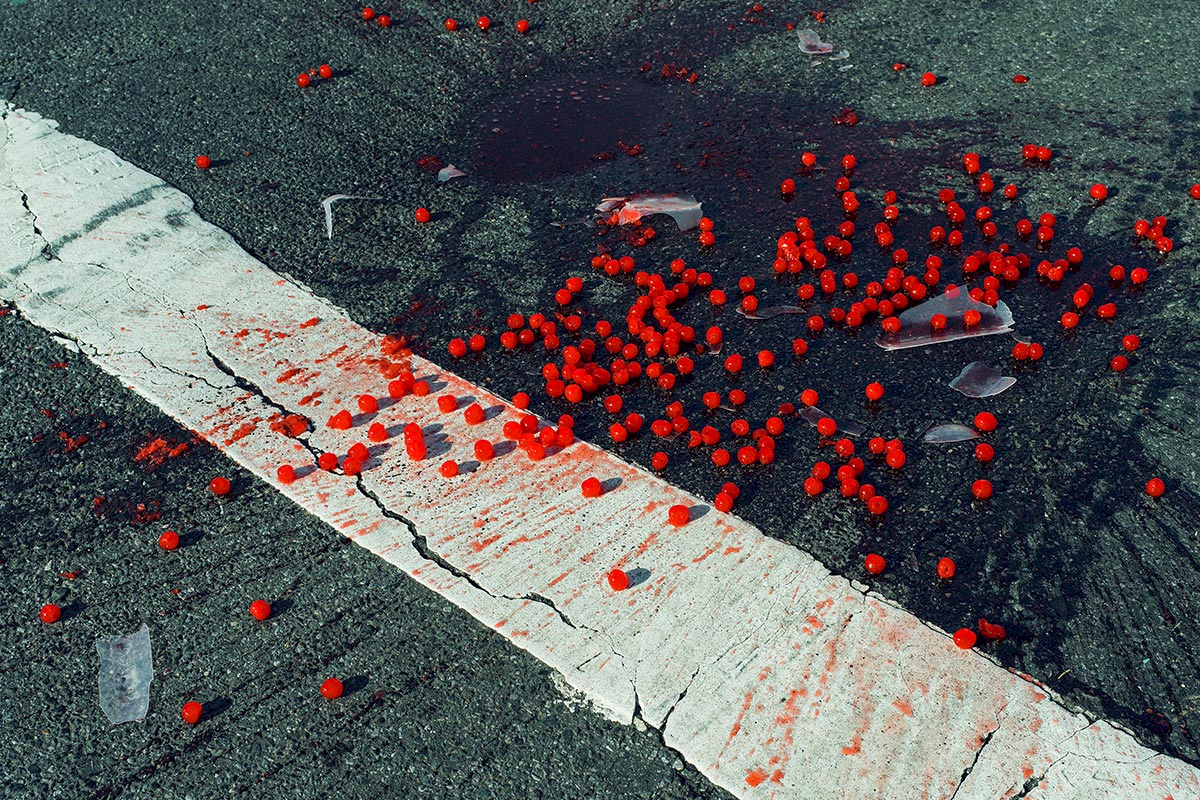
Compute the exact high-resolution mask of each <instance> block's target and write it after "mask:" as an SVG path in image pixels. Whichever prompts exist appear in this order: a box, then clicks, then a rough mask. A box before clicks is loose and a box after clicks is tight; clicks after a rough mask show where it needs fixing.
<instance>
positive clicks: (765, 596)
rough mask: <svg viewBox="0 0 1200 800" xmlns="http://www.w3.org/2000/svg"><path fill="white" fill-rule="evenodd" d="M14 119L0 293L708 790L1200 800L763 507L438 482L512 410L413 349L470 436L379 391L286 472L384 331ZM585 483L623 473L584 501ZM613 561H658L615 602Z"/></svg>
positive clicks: (131, 179) (493, 466)
mask: <svg viewBox="0 0 1200 800" xmlns="http://www.w3.org/2000/svg"><path fill="white" fill-rule="evenodd" d="M3 124H4V127H5V138H4V145H3V151H2V152H0V296H2V297H4V298H6V299H7V300H9V301H11V302H14V303H15V304H16V305H17V307H18V308H19V309H20V311H21V313H23V314H24V315H25V316H26V317H27V318H28V319H30V320H32V321H33V322H34V323H36V324H37V325H40V326H42V327H44V328H46V329H47V330H49V331H52V332H54V333H55V334H57V335H59V336H61V337H64V338H66V339H69V340H70V341H72V342H75V343H77V344H78V346H79V347H80V349H81V350H82V351H83V352H85V353H86V354H87V355H88V356H89V357H90V358H92V359H93V360H94V361H95V362H96V363H97V364H99V365H100V366H101V367H102V368H103V369H105V370H106V371H108V372H109V373H111V374H113V375H115V376H117V377H119V378H120V379H121V380H122V381H124V382H126V383H127V384H128V385H129V386H130V388H132V389H133V390H134V391H137V392H138V393H140V394H142V395H143V396H145V397H146V398H148V399H149V400H150V401H151V402H153V403H155V404H156V405H158V406H159V407H161V408H162V409H164V410H165V411H167V412H168V413H170V414H171V415H172V416H174V417H175V418H176V419H178V420H180V421H181V422H182V423H183V424H185V425H187V426H188V427H190V428H192V429H194V430H196V431H197V432H199V433H200V434H201V435H203V436H204V437H205V438H207V439H208V440H209V441H211V442H213V443H214V444H215V445H217V446H219V447H220V448H222V449H223V450H224V451H225V452H226V453H228V454H229V455H230V456H231V457H232V458H234V459H235V460H236V461H238V462H239V463H240V464H242V465H244V466H245V467H246V468H248V469H249V470H251V471H252V472H254V473H255V474H257V475H258V476H259V477H261V478H262V479H264V480H266V481H268V482H271V483H273V484H275V485H276V488H278V489H279V491H281V492H283V493H285V494H286V495H287V496H288V497H290V498H292V499H293V500H294V501H295V502H296V503H297V504H299V505H300V506H301V507H303V508H305V509H307V510H308V511H310V512H311V513H313V514H315V515H317V516H318V517H320V518H321V519H323V520H325V521H326V522H328V523H329V524H330V525H331V526H332V527H334V528H335V529H336V530H337V531H339V532H341V533H343V534H344V535H346V536H348V537H351V538H352V539H354V541H356V542H357V543H358V544H360V545H362V546H364V547H366V548H368V549H370V550H371V551H372V552H375V553H377V554H378V555H380V556H381V557H383V558H385V559H387V560H388V561H389V562H391V563H393V564H395V565H396V566H397V567H398V568H400V569H403V570H405V571H406V572H408V573H409V574H410V575H412V576H413V577H414V578H415V579H416V580H418V581H420V582H421V583H423V584H424V585H426V586H429V587H430V588H432V589H434V590H435V591H437V592H439V593H440V594H442V595H444V596H445V597H447V598H448V599H450V600H451V601H452V602H454V603H456V604H458V605H460V606H462V607H463V608H465V609H467V610H468V611H469V612H470V613H472V614H473V615H475V616H476V617H477V618H478V619H479V620H481V621H482V622H483V623H484V624H486V625H488V626H490V627H492V628H494V629H495V630H496V631H497V632H498V633H500V634H501V635H503V636H505V637H506V638H508V639H509V640H510V641H512V642H513V643H515V644H517V645H518V646H520V647H522V648H524V649H526V650H528V651H529V652H531V653H533V654H534V655H535V656H537V657H538V658H539V659H541V660H542V661H544V662H546V663H547V664H550V665H552V666H553V667H555V668H556V669H558V670H559V671H561V672H562V674H563V676H564V677H565V679H566V680H567V681H568V682H569V683H570V684H571V685H572V686H573V687H575V688H577V689H579V690H580V691H582V692H584V693H586V695H587V696H588V697H589V698H590V699H591V700H592V702H593V703H595V704H596V705H597V706H598V707H599V708H600V709H601V710H602V711H604V712H605V713H607V714H609V715H611V716H614V717H616V718H618V719H621V720H624V721H629V720H631V719H632V717H633V716H634V714H635V713H638V714H640V715H641V716H642V717H643V718H644V719H645V720H646V721H647V722H648V723H649V724H651V725H653V726H655V727H658V728H659V729H661V730H662V731H663V735H664V738H665V740H666V742H667V743H668V744H669V745H670V746H672V747H674V748H676V749H678V750H679V751H680V752H681V753H682V754H683V755H684V756H685V757H686V758H687V759H688V760H689V761H691V762H692V763H693V764H695V765H696V766H697V767H698V768H699V769H700V770H701V771H702V772H704V774H705V775H707V776H709V777H710V778H711V779H712V780H713V781H714V782H716V783H717V784H719V785H721V786H724V787H726V788H728V789H730V790H731V791H733V792H734V793H735V794H738V795H739V796H744V797H755V798H757V797H772V798H835V797H836V798H844V797H853V798H872V797H879V798H925V797H928V798H950V797H955V798H964V799H965V798H979V799H980V800H985V799H986V800H994V799H995V798H1016V797H1030V798H1047V799H1048V798H1085V797H1086V798H1125V797H1137V798H1166V797H1174V798H1176V800H1179V799H1180V798H1185V797H1187V798H1195V797H1197V796H1200V775H1198V773H1197V771H1196V770H1195V769H1194V768H1192V767H1191V766H1189V765H1187V764H1185V763H1183V762H1181V761H1178V760H1175V759H1172V758H1168V757H1166V756H1163V755H1160V754H1157V753H1154V752H1153V751H1151V750H1147V749H1145V748H1143V747H1142V746H1140V745H1139V744H1137V743H1136V742H1135V741H1134V740H1133V738H1132V737H1131V736H1129V735H1128V734H1127V733H1125V732H1123V731H1120V730H1118V729H1116V728H1114V727H1113V726H1111V725H1109V724H1108V723H1105V722H1094V723H1093V722H1091V721H1089V720H1088V719H1087V718H1085V717H1084V716H1083V715H1081V714H1077V713H1073V712H1071V711H1068V710H1067V709H1065V708H1064V707H1063V706H1062V705H1061V704H1059V703H1058V702H1056V700H1055V699H1054V698H1053V697H1051V696H1050V694H1049V692H1048V691H1047V690H1046V689H1045V688H1043V687H1041V686H1039V685H1038V684H1036V683H1035V682H1033V681H1032V680H1029V679H1027V678H1023V677H1021V676H1018V675H1014V674H1012V673H1010V672H1008V671H1006V670H1004V669H1002V668H1001V667H999V666H997V665H996V664H994V663H993V662H991V661H990V660H988V659H987V658H985V657H984V656H982V655H980V654H979V653H976V652H961V651H959V650H957V649H956V648H955V647H954V645H953V643H952V642H951V641H950V639H949V637H948V636H947V635H946V634H945V633H944V632H942V631H939V630H936V629H934V628H932V627H930V626H927V625H925V624H924V623H922V622H920V621H919V620H917V619H916V618H915V617H913V616H912V615H910V614H908V613H907V612H905V611H903V610H902V609H899V608H896V607H895V606H893V605H891V604H890V603H888V602H887V601H886V600H884V599H882V598H880V597H877V596H875V595H873V594H870V593H866V592H864V591H863V587H861V586H857V585H855V584H853V583H851V582H850V581H847V580H846V579H844V578H841V577H838V576H836V575H831V574H830V573H829V571H828V570H826V569H825V568H824V567H823V566H821V565H820V564H819V563H817V562H816V561H815V560H814V559H813V558H812V557H810V556H809V555H807V554H806V553H803V552H801V551H799V550H796V549H795V548H793V547H790V546H788V545H785V544H782V543H780V542H778V541H775V540H773V539H769V538H767V537H765V536H763V535H762V534H761V533H760V532H759V531H758V530H756V529H755V528H754V527H753V526H751V525H749V524H748V523H746V522H744V521H742V520H740V519H738V518H736V517H734V516H730V515H724V514H720V513H717V512H715V511H713V510H711V509H710V510H708V511H707V513H705V514H703V515H702V516H700V517H699V518H698V519H695V520H693V521H692V522H690V523H689V524H688V525H686V526H685V527H682V528H673V527H671V526H669V525H668V524H667V523H666V510H667V507H668V506H669V505H670V504H672V503H687V504H690V505H697V506H700V505H703V503H702V502H701V501H699V500H697V499H696V498H694V497H691V496H690V495H688V494H687V493H686V492H684V491H682V490H680V489H678V488H676V487H673V486H670V485H668V484H666V483H664V482H663V481H661V480H659V479H657V478H655V477H653V476H651V475H649V474H647V473H645V472H643V471H642V470H640V469H638V468H636V467H633V466H631V465H629V464H627V463H625V462H623V461H621V460H620V459H618V458H616V457H615V456H613V455H612V454H610V453H607V452H605V451H603V450H600V449H598V448H595V447H593V446H591V445H588V444H586V443H577V444H575V445H573V446H571V447H569V448H567V449H566V450H564V451H562V452H558V453H554V454H552V455H551V456H550V457H549V458H547V459H546V460H545V461H543V462H531V461H530V460H529V459H528V458H527V457H526V456H524V455H523V454H521V453H520V452H519V451H514V452H509V453H506V454H504V455H502V456H500V457H498V458H496V459H495V460H493V461H490V462H487V463H484V464H480V465H477V468H476V469H475V470H474V471H473V472H472V473H470V474H468V475H463V476H460V477H458V478H454V479H445V478H443V477H441V476H440V474H439V473H438V471H437V466H438V465H439V464H440V463H441V461H442V460H444V459H446V458H456V459H458V460H459V461H462V462H467V461H473V456H472V454H471V445H472V443H473V442H474V440H475V439H477V438H483V437H486V438H488V439H490V440H491V441H493V442H499V441H500V440H501V436H500V428H501V425H502V423H503V422H504V421H506V420H509V419H514V418H515V417H516V412H515V411H514V410H513V409H511V408H510V407H508V406H507V404H505V403H503V402H502V401H501V400H499V399H497V398H495V397H492V396H490V395H488V394H487V393H485V392H482V391H481V390H480V389H479V388H478V387H475V386H472V385H470V384H468V383H466V382H465V381H463V380H461V379H459V378H458V377H456V376H455V375H453V374H451V373H449V372H447V371H446V370H443V369H441V368H440V367H438V366H436V365H434V364H432V363H430V362H427V361H424V360H422V359H420V358H416V357H412V358H409V359H407V363H408V364H409V366H410V367H411V368H412V369H413V371H414V372H416V373H417V375H418V377H422V376H424V377H429V378H431V379H432V380H433V381H434V384H435V386H436V387H437V388H438V391H437V392H435V395H436V394H440V393H451V394H453V395H455V396H457V397H460V398H462V397H468V396H469V397H472V398H474V399H476V400H478V401H479V402H480V403H481V404H482V405H483V406H484V407H485V408H495V412H496V413H495V415H494V416H492V418H491V419H489V420H488V421H486V422H484V423H482V424H480V425H477V426H471V425H468V424H467V423H466V422H465V421H464V420H463V418H462V415H461V413H460V412H454V413H451V414H441V413H439V411H438V409H437V406H436V402H435V396H430V397H426V398H415V397H412V396H409V397H406V398H404V399H402V400H400V401H398V402H396V403H394V404H389V403H384V407H383V408H382V409H381V410H380V411H379V413H378V414H377V415H375V418H376V419H378V420H379V421H382V422H384V423H385V424H386V425H388V427H389V430H392V431H393V433H394V434H395V435H394V438H393V439H392V440H391V441H390V442H389V443H388V444H389V446H386V447H379V448H377V452H376V455H375V457H374V458H373V459H372V460H371V461H370V462H368V466H369V469H368V470H367V471H366V472H364V473H363V475H362V476H361V478H360V479H358V480H356V479H354V478H351V477H347V476H343V475H340V474H333V473H326V472H322V471H313V472H311V473H309V474H306V475H305V476H304V477H302V478H301V479H300V480H298V481H296V482H295V483H293V484H291V485H282V484H279V483H278V482H277V481H276V479H275V469H276V467H277V466H278V465H279V464H281V463H284V462H287V463H291V464H293V465H296V466H298V467H299V466H301V465H308V464H311V463H312V461H313V458H314V454H315V453H318V452H324V451H332V452H336V453H345V452H346V451H347V449H348V448H349V446H350V445H351V444H352V443H353V442H355V441H359V440H362V441H366V428H367V424H368V422H369V421H370V420H367V419H362V416H363V415H357V418H356V425H355V427H354V428H352V429H351V430H350V431H336V430H331V429H329V428H327V427H326V426H325V422H326V420H327V419H328V418H329V417H330V416H332V414H333V413H335V412H336V411H337V410H339V409H340V408H342V407H346V408H350V409H351V410H352V411H353V412H357V408H356V407H355V398H356V397H357V395H358V394H361V393H366V392H369V393H372V394H375V395H377V396H385V395H386V390H385V385H386V380H384V379H383V378H381V377H380V374H379V366H380V364H379V359H380V337H379V336H377V335H376V334H373V333H371V332H370V331H367V330H365V329H363V328H361V327H360V326H358V325H356V324H355V323H353V322H352V321H351V320H350V319H349V318H348V317H347V315H346V314H345V312H343V311H342V310H340V309H338V308H337V307H335V306H333V305H331V304H330V303H329V302H327V301H325V300H323V299H321V298H319V297H316V296H314V295H313V293H312V292H311V291H309V290H308V289H306V288H305V287H304V286H302V285H300V284H299V283H297V282H296V281H294V280H292V279H290V278H288V277H286V276H282V275H279V274H277V273H274V272H272V271H271V270H269V269H267V268H266V267H265V266H264V265H262V264H261V263H259V262H257V261H255V260H254V259H253V258H251V257H250V256H249V255H248V254H246V253H245V252H243V251H242V250H241V249H240V248H239V247H238V246H237V245H236V243H235V242H234V241H233V240H232V239H231V238H230V237H229V236H228V235H227V234H225V233H224V232H222V231H221V230H219V229H217V228H215V227H213V226H211V225H209V224H208V223H206V222H204V221H203V220H201V219H200V218H199V217H198V216H197V215H196V214H195V213H194V212H193V210H192V204H191V201H190V200H189V199H188V198H187V197H186V196H185V195H183V194H182V193H180V192H178V191H177V190H175V189H173V188H171V187H169V186H167V185H165V184H164V183H163V182H162V181H160V180H159V179H157V178H155V177H154V176H153V175H150V174H148V173H146V172H143V171H142V170H139V169H138V168H136V167H134V166H133V165H131V164H129V163H127V162H125V161H122V160H121V159H119V158H118V157H117V156H115V155H114V154H113V153H111V152H109V151H107V150H104V149H103V148H101V147H99V146H97V145H95V144H92V143H89V142H86V141H82V140H80V139H77V138H74V137H71V136H67V135H64V134H62V133H59V132H58V131H57V130H56V129H55V125H54V124H53V123H51V122H48V121H46V120H43V119H42V118H40V117H39V116H37V115H36V114H32V113H30V112H26V111H16V110H12V109H9V110H8V111H7V113H6V114H5V116H4V120H3ZM312 320H316V322H315V323H314V322H311V321H312ZM464 404H465V403H464ZM283 413H299V414H303V415H305V416H307V417H309V418H310V419H311V420H312V423H313V426H312V429H311V431H310V432H309V433H308V434H307V435H306V436H305V437H303V440H302V441H297V440H295V439H292V438H289V437H287V436H285V435H282V434H281V433H278V432H276V431H275V430H272V428H271V424H270V423H271V421H272V419H273V418H278V416H279V415H282V414H283ZM406 422H418V423H420V424H421V425H423V426H426V428H427V429H429V430H430V436H429V440H430V454H429V456H428V457H427V458H426V459H425V460H424V461H422V462H412V461H409V460H408V459H407V458H406V457H405V456H404V450H403V445H402V444H401V443H400V437H399V428H400V426H401V425H402V424H403V423H406ZM431 426H438V429H437V433H436V434H435V433H434V432H433V428H432V427H431ZM368 444H369V442H368ZM589 476H595V477H597V478H600V479H602V480H605V481H610V482H612V483H614V484H615V483H617V482H618V481H619V485H617V486H616V487H615V488H613V489H612V490H611V491H608V492H607V493H606V494H604V495H603V496H602V497H601V498H599V499H594V500H585V499H584V498H583V497H582V496H581V493H580V490H579V486H580V483H581V482H582V480H583V479H584V478H585V477H589ZM233 502H236V498H235V499H234V500H233ZM417 535H419V537H421V538H423V539H424V540H425V544H422V543H420V542H419V541H418V538H417ZM426 546H427V548H428V549H424V548H425V547H426ZM433 554H436V555H433ZM426 555H428V556H429V557H428V558H427V557H426ZM614 566H621V567H624V568H626V569H632V568H638V569H641V570H645V571H647V572H648V577H647V579H646V580H645V581H644V582H642V583H640V584H639V585H637V586H635V587H633V588H631V589H630V590H628V591H626V592H623V593H614V592H613V591H611V590H610V589H609V588H608V586H607V584H606V583H605V581H604V575H605V573H606V572H607V571H608V570H609V569H611V568H612V567H614ZM964 775H965V776H966V777H965V780H964ZM1026 787H1029V788H1028V789H1026Z"/></svg>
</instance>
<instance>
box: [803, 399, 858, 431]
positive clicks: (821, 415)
mask: <svg viewBox="0 0 1200 800" xmlns="http://www.w3.org/2000/svg"><path fill="white" fill-rule="evenodd" d="M796 413H798V414H799V415H800V418H801V419H803V420H804V421H805V422H807V423H808V424H809V425H812V426H813V427H814V428H815V427H817V423H818V422H820V421H821V420H823V419H825V418H826V417H828V418H829V419H834V417H833V415H832V414H826V413H825V412H824V411H822V410H821V409H819V408H817V407H816V406H804V407H803V408H801V409H800V410H799V411H798V412H796ZM835 421H836V422H837V426H838V433H841V434H844V435H846V436H856V437H857V436H862V435H863V434H864V433H866V432H867V429H866V428H864V427H863V426H862V425H859V424H858V423H857V422H855V421H853V420H850V421H849V422H841V421H838V420H835Z"/></svg>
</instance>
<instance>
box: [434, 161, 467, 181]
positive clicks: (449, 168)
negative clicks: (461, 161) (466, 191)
mask: <svg viewBox="0 0 1200 800" xmlns="http://www.w3.org/2000/svg"><path fill="white" fill-rule="evenodd" d="M466 175H467V173H465V172H463V171H462V170H461V169H459V168H458V167H456V166H454V165H453V164H447V165H446V166H444V167H442V168H441V169H439V170H438V180H439V181H441V182H442V183H445V182H446V181H448V180H451V179H453V178H464V177H466Z"/></svg>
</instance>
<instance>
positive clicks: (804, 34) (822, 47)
mask: <svg viewBox="0 0 1200 800" xmlns="http://www.w3.org/2000/svg"><path fill="white" fill-rule="evenodd" d="M796 33H797V34H799V35H800V52H801V53H806V54H807V55H810V56H819V55H821V54H823V53H832V52H833V45H831V44H830V43H829V42H822V41H821V37H820V36H818V35H817V32H816V31H813V30H809V29H808V28H805V29H804V30H802V31H796Z"/></svg>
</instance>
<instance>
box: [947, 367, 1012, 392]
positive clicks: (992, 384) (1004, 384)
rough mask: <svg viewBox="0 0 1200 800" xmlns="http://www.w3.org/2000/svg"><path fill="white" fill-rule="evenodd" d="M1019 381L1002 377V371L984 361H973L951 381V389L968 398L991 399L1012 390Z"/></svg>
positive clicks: (1005, 376)
mask: <svg viewBox="0 0 1200 800" xmlns="http://www.w3.org/2000/svg"><path fill="white" fill-rule="evenodd" d="M1016 383H1017V379H1016V378H1013V377H1010V376H1008V375H1002V374H1001V373H1000V370H998V369H996V368H995V367H990V366H988V365H987V364H985V363H983V362H982V361H972V362H971V363H970V364H967V365H966V366H965V367H963V368H962V372H960V373H958V377H956V378H955V379H954V380H952V381H950V388H951V389H953V390H955V391H956V392H958V393H960V394H964V395H966V396H967V397H991V396H993V395H997V394H1000V393H1001V392H1003V391H1004V390H1006V389H1011V388H1012V387H1013V386H1015V385H1016Z"/></svg>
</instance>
